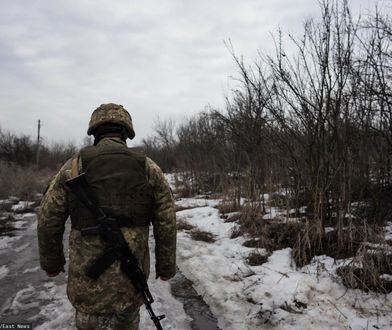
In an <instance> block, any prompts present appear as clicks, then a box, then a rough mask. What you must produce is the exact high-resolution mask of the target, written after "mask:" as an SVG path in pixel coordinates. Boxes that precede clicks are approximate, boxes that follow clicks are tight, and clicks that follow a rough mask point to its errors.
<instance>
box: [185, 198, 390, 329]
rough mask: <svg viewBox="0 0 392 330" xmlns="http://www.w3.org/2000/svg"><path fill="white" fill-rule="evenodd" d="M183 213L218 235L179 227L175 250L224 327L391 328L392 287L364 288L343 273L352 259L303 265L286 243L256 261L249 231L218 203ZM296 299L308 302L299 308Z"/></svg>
mask: <svg viewBox="0 0 392 330" xmlns="http://www.w3.org/2000/svg"><path fill="white" fill-rule="evenodd" d="M188 203H189V204H191V205H196V204H197V203H198V201H197V200H195V199H189V200H188ZM177 215H178V217H181V218H183V219H184V220H186V221H187V222H188V223H190V224H191V225H194V226H196V227H197V228H199V229H200V230H203V231H208V232H210V233H212V234H214V235H216V241H215V242H214V243H206V242H200V241H192V240H191V239H190V237H189V234H188V233H186V232H180V233H179V234H178V250H177V253H178V265H179V267H180V269H181V271H182V272H183V274H184V275H185V276H186V277H188V278H189V279H190V280H192V281H193V283H194V287H195V289H196V291H197V292H198V293H199V294H200V295H202V296H203V298H204V300H205V301H206V302H207V303H208V304H209V306H210V308H211V310H212V312H213V314H214V315H215V317H216V318H217V319H218V325H219V327H221V328H222V329H225V330H230V329H233V330H234V329H241V330H242V329H243V330H247V329H249V330H250V329H259V328H261V327H263V326H267V325H268V326H277V327H278V328H280V329H299V328H304V329H309V328H310V327H312V328H315V329H346V328H351V329H367V328H372V327H373V326H376V327H378V328H380V329H387V328H392V299H391V298H392V295H391V294H389V295H378V296H377V295H375V294H373V293H369V294H366V293H363V292H360V291H358V290H350V289H346V288H345V287H344V286H343V285H342V284H340V283H339V282H338V281H337V275H336V268H337V267H338V266H340V265H343V264H345V263H348V262H349V261H350V260H344V261H334V260H333V259H332V258H329V257H325V256H324V257H323V256H321V257H318V258H315V259H314V260H313V262H312V264H311V265H309V266H307V267H305V268H303V269H297V268H296V266H295V264H294V263H293V261H292V258H291V249H283V250H278V251H274V252H273V254H272V255H271V256H270V257H269V258H268V262H267V263H265V264H263V265H261V266H254V267H252V266H249V265H248V264H246V261H245V257H246V256H247V255H248V254H249V253H250V252H252V251H255V249H251V248H246V247H244V246H242V243H243V242H244V238H241V237H239V238H236V239H230V234H231V232H232V230H233V228H235V226H236V225H235V224H233V223H224V221H223V220H222V219H220V217H219V213H218V211H217V210H216V209H214V208H212V207H211V206H202V207H199V208H194V209H188V210H183V211H180V212H178V213H177ZM259 252H262V251H260V250H259ZM298 302H300V303H302V304H306V306H307V307H306V308H299V307H298V304H299V303H298ZM299 305H300V306H301V304H299Z"/></svg>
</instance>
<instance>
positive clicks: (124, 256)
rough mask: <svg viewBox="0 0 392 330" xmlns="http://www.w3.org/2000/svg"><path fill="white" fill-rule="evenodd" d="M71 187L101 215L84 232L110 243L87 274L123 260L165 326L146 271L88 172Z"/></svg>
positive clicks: (95, 275)
mask: <svg viewBox="0 0 392 330" xmlns="http://www.w3.org/2000/svg"><path fill="white" fill-rule="evenodd" d="M66 185H67V187H68V188H69V189H70V190H71V191H72V192H73V193H74V194H75V196H76V197H77V198H78V200H79V201H80V202H81V203H82V204H83V205H84V206H85V207H86V208H87V209H89V210H90V212H91V213H92V215H93V216H94V217H95V218H96V219H97V222H98V225H97V226H95V227H88V228H84V229H82V230H81V233H82V235H83V236H88V235H100V236H101V237H102V239H103V240H104V241H105V243H106V247H105V249H104V251H103V253H102V254H101V255H100V256H99V257H98V258H97V259H96V260H95V261H94V263H93V264H92V265H91V266H90V267H89V269H88V270H87V272H86V275H87V276H88V277H90V278H91V279H93V280H97V279H98V277H99V276H100V275H101V274H102V273H103V272H104V271H105V270H106V269H107V268H109V267H110V265H111V264H113V263H114V262H115V261H116V260H118V261H120V263H121V270H122V271H123V272H124V273H125V274H126V275H127V276H128V277H129V279H130V280H131V282H132V284H133V285H134V287H135V289H136V291H137V292H139V293H140V294H141V295H142V297H143V301H144V304H145V306H146V309H147V311H148V313H149V314H150V317H151V320H152V321H153V322H154V324H155V326H156V328H157V329H158V330H163V328H162V326H161V323H160V321H161V320H162V319H164V318H165V315H158V316H156V315H155V313H154V311H153V310H152V307H151V304H152V303H153V302H154V299H153V297H152V295H151V292H150V290H149V288H148V285H147V281H146V278H145V276H144V274H143V271H142V270H141V269H140V267H139V262H138V260H137V259H136V257H135V256H134V254H133V253H132V251H131V250H130V248H129V246H128V243H127V241H126V240H125V238H124V236H123V234H122V232H121V229H120V227H119V226H118V224H117V222H116V219H114V218H110V217H108V216H107V215H106V214H105V212H104V211H103V210H102V208H100V207H99V206H98V204H97V202H96V200H95V198H94V194H93V193H92V191H91V189H90V186H89V184H88V182H87V180H86V176H85V174H84V173H82V174H80V175H78V176H76V177H75V178H73V179H70V180H68V181H67V182H66Z"/></svg>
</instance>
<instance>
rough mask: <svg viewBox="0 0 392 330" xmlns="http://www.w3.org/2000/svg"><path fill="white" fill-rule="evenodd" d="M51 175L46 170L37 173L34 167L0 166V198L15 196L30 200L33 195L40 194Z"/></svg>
mask: <svg viewBox="0 0 392 330" xmlns="http://www.w3.org/2000/svg"><path fill="white" fill-rule="evenodd" d="M52 175H53V173H52V172H51V171H48V170H39V171H37V170H36V169H35V168H34V167H27V168H20V167H17V166H7V165H1V166H0V198H7V197H8V196H17V197H19V198H21V199H24V200H32V199H33V197H34V196H35V194H37V193H42V192H43V191H44V190H45V188H46V186H47V185H48V183H49V181H50V178H51V177H52Z"/></svg>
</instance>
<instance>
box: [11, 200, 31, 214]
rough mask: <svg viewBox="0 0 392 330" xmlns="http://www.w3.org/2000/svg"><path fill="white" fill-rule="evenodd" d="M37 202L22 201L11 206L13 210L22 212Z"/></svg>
mask: <svg viewBox="0 0 392 330" xmlns="http://www.w3.org/2000/svg"><path fill="white" fill-rule="evenodd" d="M34 204H35V203H34V202H29V201H20V202H19V203H18V204H16V205H13V206H12V207H11V210H12V211H13V212H22V211H24V210H26V209H29V208H31V207H33V205H34Z"/></svg>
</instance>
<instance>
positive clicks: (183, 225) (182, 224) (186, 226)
mask: <svg viewBox="0 0 392 330" xmlns="http://www.w3.org/2000/svg"><path fill="white" fill-rule="evenodd" d="M192 229H195V226H193V225H191V224H190V223H189V222H186V221H185V220H184V219H177V230H192Z"/></svg>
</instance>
